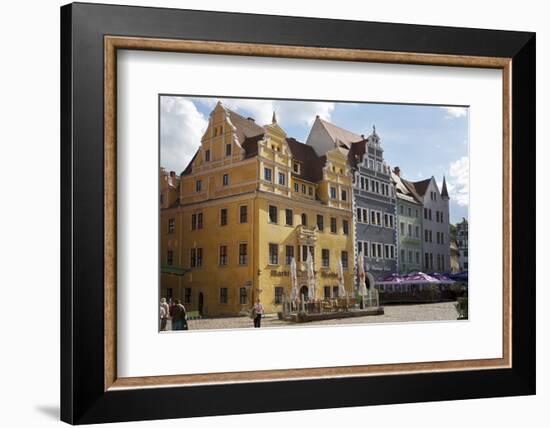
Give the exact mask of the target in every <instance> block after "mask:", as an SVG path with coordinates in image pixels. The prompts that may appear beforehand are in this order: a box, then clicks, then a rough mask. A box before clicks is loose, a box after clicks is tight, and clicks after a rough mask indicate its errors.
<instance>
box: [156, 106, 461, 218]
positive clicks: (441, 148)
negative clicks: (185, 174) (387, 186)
mask: <svg viewBox="0 0 550 428" xmlns="http://www.w3.org/2000/svg"><path fill="white" fill-rule="evenodd" d="M217 101H218V98H198V97H195V98H190V97H179V96H163V97H161V110H160V111H161V165H162V166H164V167H166V168H167V169H169V170H175V171H177V172H178V173H180V172H181V171H182V170H183V169H184V168H185V166H186V165H187V163H188V162H189V160H190V158H191V157H192V156H193V154H194V153H195V151H196V149H197V147H198V146H199V144H200V139H201V137H202V134H203V132H204V130H205V128H206V125H207V121H208V116H209V114H210V111H211V110H212V108H213V107H214V105H215V104H216V103H217ZM221 101H222V102H223V103H224V105H226V106H227V107H229V108H231V109H232V110H234V111H236V112H237V113H239V114H241V115H243V116H245V117H247V116H250V117H254V118H255V120H256V123H258V124H260V125H263V124H266V123H270V122H271V116H272V114H273V111H275V112H276V113H277V120H278V123H279V125H280V126H281V127H282V128H283V129H284V130H285V131H286V133H287V135H288V136H291V137H294V138H296V139H297V140H299V141H302V142H304V141H305V140H306V139H307V136H308V134H309V130H310V128H311V125H312V123H313V121H314V120H315V116H316V115H317V114H318V115H320V116H321V117H322V118H323V119H326V120H328V121H330V122H332V123H334V124H335V125H337V126H340V127H342V128H345V129H348V130H350V131H352V132H355V133H356V134H364V135H369V134H370V133H371V132H372V127H373V125H376V132H377V134H378V135H379V136H380V138H381V144H382V147H383V148H384V156H385V159H386V161H387V162H388V163H389V164H390V165H391V166H392V167H394V166H399V167H400V168H401V175H402V177H404V178H406V179H408V180H411V181H418V180H422V179H424V178H429V177H431V176H432V175H433V176H434V177H435V179H436V181H437V183H438V184H439V185H441V182H442V180H443V176H444V175H445V177H446V178H447V184H448V189H449V193H450V196H451V204H450V217H451V223H456V222H457V221H460V220H461V219H462V217H466V218H467V217H468V191H469V188H468V185H469V180H468V109H467V108H461V107H441V106H424V105H401V104H374V103H342V102H319V101H313V102H310V101H282V100H252V99H238V98H224V99H221Z"/></svg>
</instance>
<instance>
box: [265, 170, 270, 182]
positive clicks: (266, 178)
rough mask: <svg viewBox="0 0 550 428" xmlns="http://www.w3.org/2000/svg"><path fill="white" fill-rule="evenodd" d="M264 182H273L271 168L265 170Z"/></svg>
mask: <svg viewBox="0 0 550 428" xmlns="http://www.w3.org/2000/svg"><path fill="white" fill-rule="evenodd" d="M264 180H265V181H271V168H264Z"/></svg>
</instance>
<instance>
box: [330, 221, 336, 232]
mask: <svg viewBox="0 0 550 428" xmlns="http://www.w3.org/2000/svg"><path fill="white" fill-rule="evenodd" d="M330 233H336V218H334V217H331V218H330Z"/></svg>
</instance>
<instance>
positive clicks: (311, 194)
mask: <svg viewBox="0 0 550 428" xmlns="http://www.w3.org/2000/svg"><path fill="white" fill-rule="evenodd" d="M307 193H308V195H309V196H313V187H311V186H310V187H308V189H307Z"/></svg>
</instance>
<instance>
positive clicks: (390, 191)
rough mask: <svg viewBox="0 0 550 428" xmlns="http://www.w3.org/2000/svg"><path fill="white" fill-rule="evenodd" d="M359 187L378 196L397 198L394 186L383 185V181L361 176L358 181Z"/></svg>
mask: <svg viewBox="0 0 550 428" xmlns="http://www.w3.org/2000/svg"><path fill="white" fill-rule="evenodd" d="M357 184H358V187H359V188H360V189H361V190H365V191H366V192H370V193H375V194H377V195H382V196H388V197H392V198H393V197H395V190H394V188H393V186H392V185H389V184H386V183H382V182H381V181H378V180H374V179H372V178H366V177H363V176H361V177H360V178H359V180H358V183H357Z"/></svg>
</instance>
